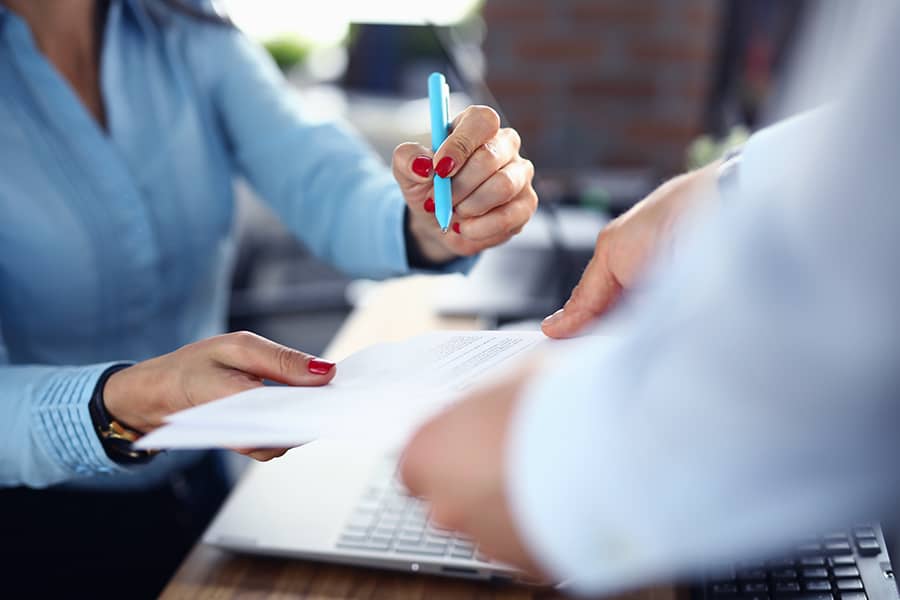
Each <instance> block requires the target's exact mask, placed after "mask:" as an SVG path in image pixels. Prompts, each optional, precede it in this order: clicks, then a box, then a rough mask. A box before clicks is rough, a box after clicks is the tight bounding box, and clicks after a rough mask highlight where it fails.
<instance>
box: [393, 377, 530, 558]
mask: <svg viewBox="0 0 900 600" xmlns="http://www.w3.org/2000/svg"><path fill="white" fill-rule="evenodd" d="M529 373H530V370H529V371H523V372H520V373H518V374H516V376H515V377H513V378H511V379H508V380H507V381H505V382H504V383H502V384H500V385H496V386H494V387H492V388H488V389H484V390H481V391H479V392H476V393H474V394H472V395H471V396H470V397H469V398H468V399H466V400H463V401H461V402H459V403H458V404H455V405H454V406H452V407H451V408H450V409H448V410H447V411H446V412H444V413H443V414H441V415H439V416H437V417H436V418H434V419H433V420H432V421H430V422H429V423H427V424H426V425H424V426H423V427H422V429H420V430H419V432H418V433H416V435H415V436H414V437H413V439H412V441H411V442H410V443H409V445H408V446H407V448H406V451H405V452H404V454H403V460H402V462H401V476H402V478H403V483H404V484H405V485H406V487H407V488H408V489H409V491H410V493H412V494H413V495H415V496H420V497H423V498H425V499H427V500H428V501H429V502H430V503H431V511H432V512H431V518H432V519H433V520H434V521H435V522H436V523H438V524H439V525H441V526H443V527H447V528H449V529H453V530H456V531H461V532H463V533H464V534H466V535H468V536H470V537H472V539H474V540H475V542H476V543H477V544H478V545H479V547H480V549H481V550H482V551H483V552H484V553H485V554H487V555H488V556H490V557H492V558H495V559H497V560H500V561H503V562H505V563H508V564H511V565H515V566H517V567H520V568H522V569H523V570H525V571H527V572H529V573H532V574H538V573H539V570H538V567H537V564H536V563H535V562H534V560H533V559H532V558H531V557H530V556H529V554H528V552H527V550H526V548H525V546H524V544H523V543H522V540H521V538H520V537H519V534H518V533H517V532H516V529H515V525H514V523H513V519H512V515H511V514H510V509H509V501H508V498H507V494H506V488H505V481H506V477H505V473H504V470H505V463H506V461H505V453H506V446H507V440H506V438H507V433H508V430H509V426H510V421H511V419H512V414H513V411H514V409H515V406H516V403H517V401H518V398H519V395H520V393H521V391H522V388H523V387H524V385H525V382H526V380H527V378H528V375H529Z"/></svg>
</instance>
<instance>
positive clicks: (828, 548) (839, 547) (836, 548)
mask: <svg viewBox="0 0 900 600" xmlns="http://www.w3.org/2000/svg"><path fill="white" fill-rule="evenodd" d="M852 552H853V549H852V548H850V542H828V543H826V544H825V553H826V554H850V553H852Z"/></svg>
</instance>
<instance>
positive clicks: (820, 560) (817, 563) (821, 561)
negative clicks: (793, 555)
mask: <svg viewBox="0 0 900 600" xmlns="http://www.w3.org/2000/svg"><path fill="white" fill-rule="evenodd" d="M800 564H801V565H803V566H804V567H823V566H825V557H824V556H806V557H804V558H801V559H800Z"/></svg>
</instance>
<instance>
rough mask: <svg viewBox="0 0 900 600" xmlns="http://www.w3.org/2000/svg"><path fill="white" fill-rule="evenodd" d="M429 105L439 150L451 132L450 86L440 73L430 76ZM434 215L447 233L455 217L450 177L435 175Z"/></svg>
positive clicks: (433, 140) (435, 145) (434, 146)
mask: <svg viewBox="0 0 900 600" xmlns="http://www.w3.org/2000/svg"><path fill="white" fill-rule="evenodd" d="M428 105H429V106H430V107H431V150H432V152H437V149H438V148H440V147H441V144H443V143H444V140H446V139H447V136H448V135H449V134H450V86H448V85H447V80H446V79H445V78H444V76H443V75H441V74H440V73H432V74H431V75H430V76H429V77H428ZM434 216H435V217H436V218H437V222H438V225H440V226H441V231H443V232H444V233H447V229H448V228H449V227H450V219H451V218H452V217H453V194H452V192H451V189H450V178H449V177H447V178H446V179H445V178H443V177H438V176H437V175H436V174H435V176H434Z"/></svg>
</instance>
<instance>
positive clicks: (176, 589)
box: [162, 277, 676, 600]
mask: <svg viewBox="0 0 900 600" xmlns="http://www.w3.org/2000/svg"><path fill="white" fill-rule="evenodd" d="M439 280H440V278H435V277H432V278H427V277H413V278H408V279H403V280H398V281H393V282H389V283H386V284H383V285H380V286H379V287H378V288H377V289H376V290H374V291H373V293H372V294H370V295H369V296H368V297H367V298H366V299H365V302H364V303H363V305H362V306H361V307H360V308H358V309H357V310H355V311H354V312H353V314H352V315H351V316H350V318H349V319H348V320H347V322H346V323H345V324H344V326H343V327H342V328H341V330H340V331H339V332H338V334H337V336H335V339H334V341H333V342H332V343H331V345H330V346H329V348H328V350H327V352H326V353H325V354H326V356H327V357H328V358H329V359H332V360H340V359H342V358H344V357H346V356H348V355H349V354H352V353H353V352H355V351H357V350H359V349H361V348H364V347H366V346H369V345H371V344H373V343H376V342H382V341H393V340H401V339H404V338H407V337H409V336H412V335H416V334H418V333H423V332H426V331H430V330H434V329H476V328H478V326H479V324H478V322H477V321H476V320H475V319H464V318H463V319H460V318H456V319H442V318H439V317H437V315H435V314H434V312H433V311H432V310H431V308H430V307H431V302H430V297H431V296H432V295H433V293H434V291H435V289H436V288H437V286H438V285H439ZM675 597H676V590H675V589H674V588H672V587H670V586H664V587H658V588H652V589H647V590H643V591H640V592H635V593H632V594H629V595H627V596H621V597H620V598H618V599H617V600H675ZM162 598H164V599H166V600H173V599H175V598H201V599H203V598H208V599H226V598H260V599H262V598H273V599H274V598H279V599H288V598H305V599H321V600H326V599H327V600H339V599H343V598H358V599H385V600H394V599H397V600H401V599H413V598H415V599H427V600H431V599H432V598H434V599H441V598H448V599H450V598H452V599H457V598H462V599H465V598H471V599H475V598H478V599H484V600H489V599H491V600H501V599H503V600H538V599H541V600H550V599H558V598H564V596H563V595H562V594H560V593H559V592H556V591H554V590H548V589H539V588H531V587H524V586H513V585H500V584H490V583H482V582H473V581H465V580H459V579H450V578H443V577H434V576H426V575H413V574H410V573H399V572H397V573H395V572H390V571H377V570H374V569H366V568H360V567H347V566H339V565H331V564H322V563H314V562H308V561H301V560H296V559H283V558H268V557H261V556H249V555H238V554H233V553H229V552H225V551H223V550H219V549H217V548H213V547H211V546H207V545H205V544H197V546H195V547H194V549H193V551H192V552H191V553H190V555H189V556H188V557H187V559H186V560H185V561H184V563H183V564H182V565H181V568H179V570H178V572H177V573H176V574H175V577H174V578H173V579H172V581H171V582H169V585H168V586H167V587H166V589H165V590H164V591H163V594H162Z"/></svg>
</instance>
